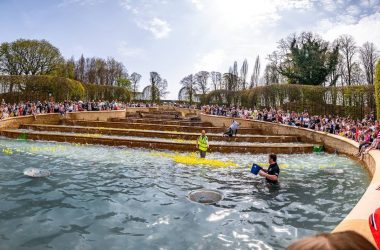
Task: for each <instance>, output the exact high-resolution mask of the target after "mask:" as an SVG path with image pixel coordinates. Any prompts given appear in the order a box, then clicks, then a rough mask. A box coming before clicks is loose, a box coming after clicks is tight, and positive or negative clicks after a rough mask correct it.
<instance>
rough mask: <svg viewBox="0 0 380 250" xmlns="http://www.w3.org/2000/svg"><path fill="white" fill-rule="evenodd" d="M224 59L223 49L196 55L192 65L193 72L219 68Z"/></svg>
mask: <svg viewBox="0 0 380 250" xmlns="http://www.w3.org/2000/svg"><path fill="white" fill-rule="evenodd" d="M225 60H226V54H225V52H224V51H223V50H220V49H217V50H214V51H212V52H209V53H207V54H205V55H203V56H201V57H198V59H197V61H196V62H195V65H194V72H198V71H201V70H206V71H214V70H219V69H220V68H221V67H222V66H223V62H224V61H225Z"/></svg>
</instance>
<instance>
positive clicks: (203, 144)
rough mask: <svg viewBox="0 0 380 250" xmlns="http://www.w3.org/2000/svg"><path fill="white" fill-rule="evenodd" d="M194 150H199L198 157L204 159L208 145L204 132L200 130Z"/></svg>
mask: <svg viewBox="0 0 380 250" xmlns="http://www.w3.org/2000/svg"><path fill="white" fill-rule="evenodd" d="M196 148H197V149H198V150H199V154H200V157H201V158H206V152H207V149H208V148H209V145H208V138H207V135H206V131H205V130H202V134H201V135H200V136H199V137H198V140H197V145H196Z"/></svg>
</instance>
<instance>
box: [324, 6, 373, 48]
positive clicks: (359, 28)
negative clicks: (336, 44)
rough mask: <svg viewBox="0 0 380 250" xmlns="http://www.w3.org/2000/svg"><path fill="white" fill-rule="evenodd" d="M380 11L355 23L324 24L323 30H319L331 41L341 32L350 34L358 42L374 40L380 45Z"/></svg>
mask: <svg viewBox="0 0 380 250" xmlns="http://www.w3.org/2000/svg"><path fill="white" fill-rule="evenodd" d="M377 27H380V13H375V14H372V15H370V16H366V17H364V18H362V19H360V20H358V21H357V22H355V23H334V22H331V23H330V24H329V25H326V26H325V28H326V29H325V30H320V32H321V33H323V36H324V37H325V39H327V40H329V41H332V40H334V39H336V38H337V37H338V36H340V35H342V34H350V35H352V36H353V37H354V38H355V40H356V41H357V43H358V44H363V43H364V42H366V41H371V42H374V43H375V44H376V45H377V46H378V47H380V29H378V28H377Z"/></svg>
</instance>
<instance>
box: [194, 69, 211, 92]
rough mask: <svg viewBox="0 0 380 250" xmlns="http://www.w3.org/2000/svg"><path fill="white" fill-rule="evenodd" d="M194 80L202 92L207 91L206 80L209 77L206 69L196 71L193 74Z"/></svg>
mask: <svg viewBox="0 0 380 250" xmlns="http://www.w3.org/2000/svg"><path fill="white" fill-rule="evenodd" d="M194 77H195V80H196V82H197V84H198V86H199V88H200V90H201V91H202V94H206V93H207V90H208V88H207V80H208V78H209V77H210V73H209V72H207V71H199V72H198V73H196V74H195V76H194Z"/></svg>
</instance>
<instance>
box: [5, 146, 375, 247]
mask: <svg viewBox="0 0 380 250" xmlns="http://www.w3.org/2000/svg"><path fill="white" fill-rule="evenodd" d="M209 157H210V158H212V159H218V160H222V161H227V160H230V161H233V162H235V163H236V164H237V167H232V168H215V167H207V166H187V165H182V164H178V163H174V162H173V161H172V159H170V158H166V157H162V156H160V154H152V153H151V152H150V151H148V150H135V149H128V148H115V147H105V146H80V145H74V144H63V143H47V142H29V141H22V140H18V141H12V140H7V139H1V140H0V162H1V166H0V249H51V248H53V249H160V248H161V249H225V248H242V249H246V248H252V249H272V248H274V249H279V248H280V249H281V248H284V247H285V246H287V245H288V244H289V243H290V242H291V241H292V240H294V239H296V238H301V237H304V236H306V235H312V234H315V233H318V232H321V231H329V230H331V229H333V228H334V227H335V225H337V224H338V223H339V221H341V220H342V219H343V218H344V217H345V215H346V214H347V213H348V212H349V211H350V210H351V208H352V207H353V206H354V205H355V203H356V202H357V201H358V199H359V198H360V196H361V195H362V194H363V193H364V191H365V188H366V186H367V185H368V183H369V177H368V175H367V173H366V171H365V170H363V169H362V168H361V167H358V166H357V164H356V163H355V162H353V161H351V160H349V159H347V158H345V157H339V156H335V155H327V154H311V155H280V156H279V163H283V164H284V166H286V167H284V168H283V169H282V170H281V174H280V181H281V184H280V186H268V185H267V184H266V183H265V181H264V180H263V179H262V178H260V177H257V176H254V175H252V174H251V173H250V165H251V164H252V162H266V161H267V156H266V155H251V154H217V153H212V154H210V156H209ZM27 167H40V168H42V169H48V170H49V171H50V172H51V174H52V175H51V176H50V177H48V178H43V179H32V178H28V177H25V176H23V174H22V172H23V170H24V169H25V168H27ZM337 168H340V169H343V172H340V173H339V174H332V173H333V171H334V169H337ZM200 188H207V189H215V190H218V191H220V192H222V193H223V194H224V199H223V200H222V201H221V202H219V203H217V204H215V205H202V204H197V203H194V202H190V201H189V200H188V199H187V198H186V196H187V194H188V193H189V192H190V191H192V190H195V189H200Z"/></svg>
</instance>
